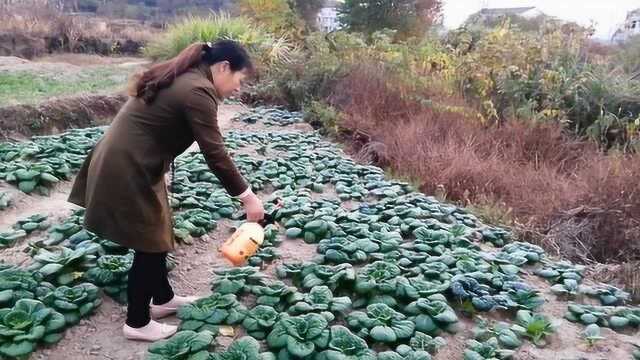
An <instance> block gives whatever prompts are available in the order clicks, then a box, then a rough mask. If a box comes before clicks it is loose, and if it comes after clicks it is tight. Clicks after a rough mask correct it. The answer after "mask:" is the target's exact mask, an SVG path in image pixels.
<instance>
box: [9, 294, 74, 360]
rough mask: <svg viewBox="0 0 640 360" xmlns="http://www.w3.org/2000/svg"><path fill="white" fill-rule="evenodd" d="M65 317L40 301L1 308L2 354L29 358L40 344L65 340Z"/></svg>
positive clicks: (21, 302) (27, 301)
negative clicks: (63, 336) (63, 337)
mask: <svg viewBox="0 0 640 360" xmlns="http://www.w3.org/2000/svg"><path fill="white" fill-rule="evenodd" d="M64 327H65V320H64V316H63V315H62V314H60V313H58V312H56V311H54V310H52V309H50V308H48V307H46V306H45V305H44V304H42V303H41V302H40V301H38V300H33V299H21V300H18V301H17V302H16V304H15V305H14V306H13V308H5V309H0V355H2V356H5V357H9V358H17V357H24V356H28V355H29V354H30V353H31V352H33V351H34V350H35V348H36V346H37V345H38V344H39V343H45V344H53V343H56V342H58V341H59V340H60V339H61V338H62V332H63V330H64Z"/></svg>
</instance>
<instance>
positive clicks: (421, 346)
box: [396, 331, 447, 359]
mask: <svg viewBox="0 0 640 360" xmlns="http://www.w3.org/2000/svg"><path fill="white" fill-rule="evenodd" d="M445 345H447V342H446V341H445V340H444V339H443V338H441V337H435V338H433V337H431V336H429V335H427V334H424V333H421V332H419V331H418V332H416V334H415V335H414V336H413V337H412V338H411V340H409V345H404V344H403V345H399V346H398V347H397V348H396V352H397V353H398V354H400V355H401V356H403V358H405V359H422V358H425V359H429V358H430V355H435V354H436V353H437V352H438V350H440V348H442V347H444V346H445Z"/></svg>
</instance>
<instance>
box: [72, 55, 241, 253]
mask: <svg viewBox="0 0 640 360" xmlns="http://www.w3.org/2000/svg"><path fill="white" fill-rule="evenodd" d="M219 103H220V98H219V97H218V96H217V93H216V91H215V88H214V87H213V82H212V76H211V71H210V70H209V67H207V66H198V67H195V68H193V69H190V70H189V71H188V72H186V73H185V74H182V75H180V76H179V77H177V78H176V80H175V81H174V82H173V83H172V84H171V86H169V87H168V88H166V89H163V90H161V91H160V92H159V93H158V95H157V97H156V99H155V100H154V101H153V102H152V103H151V104H145V103H144V102H142V101H141V100H140V99H137V98H129V100H128V101H127V102H126V104H125V105H124V106H123V107H122V109H121V110H120V112H119V113H118V115H117V116H116V117H115V119H114V120H113V122H112V124H111V125H110V126H109V128H108V129H107V130H106V132H105V134H104V136H103V137H102V138H101V139H100V140H99V141H98V142H97V143H96V146H95V147H94V149H93V150H92V151H91V152H90V153H89V155H88V156H87V158H86V160H85V162H84V164H83V166H82V168H81V169H80V172H79V173H78V176H77V177H76V179H75V182H74V184H73V188H72V190H71V194H70V195H69V199H68V200H69V201H70V202H72V203H74V204H77V205H80V206H82V207H84V208H86V212H85V219H84V225H85V228H86V229H87V230H89V231H92V232H94V233H95V234H96V235H98V236H100V237H103V238H105V239H109V240H111V241H114V242H117V243H119V244H121V245H123V246H126V247H129V248H132V249H135V250H139V251H144V252H165V251H170V250H173V249H174V246H175V242H174V236H173V228H172V217H171V207H170V205H169V202H168V198H167V188H166V185H165V181H164V175H165V173H166V172H167V171H168V170H169V165H170V163H171V161H172V160H173V159H174V158H175V157H176V156H178V155H179V154H181V153H182V152H184V151H185V150H186V149H187V148H188V147H189V146H190V145H191V144H193V142H194V141H196V142H197V143H198V146H199V147H200V151H201V152H202V154H203V155H204V157H205V159H206V162H207V164H208V166H209V168H210V169H211V170H212V171H213V173H214V174H215V175H216V177H217V178H218V179H219V180H220V182H221V184H222V186H223V187H224V188H225V189H226V190H227V192H228V193H229V194H230V195H232V196H237V195H239V194H241V193H242V192H244V191H245V190H246V189H247V188H248V184H247V182H246V180H245V179H244V178H243V177H242V175H241V174H240V172H239V171H238V169H237V168H236V166H235V164H234V163H233V161H232V160H231V158H230V156H229V154H228V153H227V151H226V149H225V147H224V142H223V138H222V134H221V132H220V129H219V127H218V123H217V118H216V116H217V110H218V104H219Z"/></svg>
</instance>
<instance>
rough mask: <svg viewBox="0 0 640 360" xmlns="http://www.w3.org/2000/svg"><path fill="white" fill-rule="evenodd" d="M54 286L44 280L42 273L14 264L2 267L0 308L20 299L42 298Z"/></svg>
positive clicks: (0, 270) (13, 303)
mask: <svg viewBox="0 0 640 360" xmlns="http://www.w3.org/2000/svg"><path fill="white" fill-rule="evenodd" d="M53 288H54V287H53V285H51V284H49V283H46V282H42V275H41V274H40V273H37V272H36V273H34V272H31V271H27V270H24V269H22V268H18V267H14V266H9V267H6V268H3V269H0V308H9V307H12V306H13V305H15V303H16V301H18V300H20V299H36V298H41V297H43V296H44V295H46V294H47V293H48V292H50V291H52V290H53Z"/></svg>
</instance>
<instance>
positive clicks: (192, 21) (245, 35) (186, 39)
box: [144, 13, 297, 68]
mask: <svg viewBox="0 0 640 360" xmlns="http://www.w3.org/2000/svg"><path fill="white" fill-rule="evenodd" d="M220 39H231V40H236V41H239V42H240V43H242V44H243V45H245V46H246V47H247V48H248V50H249V52H250V53H251V54H252V55H253V56H254V58H255V59H256V60H257V61H256V62H257V64H256V65H258V68H260V66H261V65H262V66H266V67H270V66H279V65H281V64H282V63H286V62H288V61H290V60H291V58H292V57H293V56H295V54H296V52H297V49H296V48H295V46H293V45H292V44H291V43H289V42H288V41H287V40H286V39H284V38H276V37H274V36H273V35H271V34H270V33H268V32H266V31H264V30H263V29H262V28H260V27H257V26H255V25H253V24H251V22H249V20H247V19H245V18H242V17H230V16H229V15H227V14H224V13H219V14H212V15H210V16H207V17H193V16H190V17H186V18H183V19H182V20H180V21H177V22H176V23H173V24H172V25H171V26H170V27H169V28H168V30H167V31H166V32H165V33H164V34H162V35H160V36H159V37H157V38H156V39H154V40H153V41H151V42H150V43H149V45H148V46H147V48H146V49H145V52H144V53H145V55H146V56H148V57H150V58H151V59H153V60H167V59H170V58H172V57H174V56H176V55H177V54H178V53H180V51H182V50H183V49H184V48H186V47H187V46H189V45H190V44H192V43H194V42H198V41H216V40H220Z"/></svg>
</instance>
